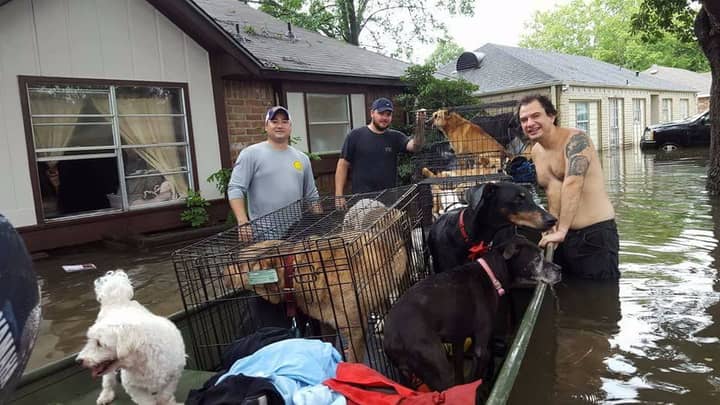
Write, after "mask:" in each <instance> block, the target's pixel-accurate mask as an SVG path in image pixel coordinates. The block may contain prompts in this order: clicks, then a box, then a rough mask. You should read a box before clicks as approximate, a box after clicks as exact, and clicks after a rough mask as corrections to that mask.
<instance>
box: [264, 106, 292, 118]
mask: <svg viewBox="0 0 720 405" xmlns="http://www.w3.org/2000/svg"><path fill="white" fill-rule="evenodd" d="M280 111H282V112H284V113H285V115H287V117H288V119H289V120H292V119H291V118H290V111H288V110H287V108H285V107H283V106H280V105H276V106H275V107H270V109H269V110H267V114H265V122H268V121H270V120H271V119H274V118H275V114H277V113H278V112H280Z"/></svg>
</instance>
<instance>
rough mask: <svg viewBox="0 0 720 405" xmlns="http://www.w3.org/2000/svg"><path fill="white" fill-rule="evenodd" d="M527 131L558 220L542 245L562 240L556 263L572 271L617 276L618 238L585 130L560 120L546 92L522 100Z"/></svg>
mask: <svg viewBox="0 0 720 405" xmlns="http://www.w3.org/2000/svg"><path fill="white" fill-rule="evenodd" d="M518 116H519V118H520V124H521V125H522V129H523V132H525V134H526V135H527V136H528V138H530V140H531V141H533V142H534V146H533V148H532V158H533V162H534V163H535V169H536V171H537V181H538V184H539V185H540V186H541V187H543V188H544V189H545V194H546V195H547V199H548V210H549V211H550V213H551V214H553V215H555V216H556V217H557V218H558V223H557V225H556V226H555V228H553V229H552V230H550V231H549V232H547V233H545V234H544V235H543V237H542V240H541V241H540V246H545V245H547V244H548V243H554V244H558V245H559V246H558V249H557V250H556V251H555V262H556V263H558V264H560V265H561V266H563V272H564V273H565V274H566V275H568V276H575V277H581V278H588V279H618V278H619V277H620V272H619V271H618V251H619V238H618V232H617V227H616V225H615V210H614V209H613V206H612V204H611V203H610V200H609V199H608V196H607V193H606V192H605V180H604V178H603V172H602V167H601V166H600V161H599V159H598V155H597V152H596V151H595V148H594V147H593V145H592V142H591V141H590V138H588V136H587V135H585V133H584V132H582V131H581V130H579V129H575V128H561V127H558V126H557V125H556V117H557V110H556V109H555V107H554V106H553V104H552V102H551V101H550V100H549V99H548V98H547V97H545V96H540V95H533V96H526V97H524V98H523V99H522V100H520V106H519V108H518Z"/></svg>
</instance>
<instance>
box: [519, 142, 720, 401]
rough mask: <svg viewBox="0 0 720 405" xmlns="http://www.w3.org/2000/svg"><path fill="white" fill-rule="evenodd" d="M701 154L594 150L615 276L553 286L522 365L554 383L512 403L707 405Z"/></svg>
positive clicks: (717, 313)
mask: <svg viewBox="0 0 720 405" xmlns="http://www.w3.org/2000/svg"><path fill="white" fill-rule="evenodd" d="M706 156H707V151H706V150H705V151H689V152H686V153H684V154H681V153H673V154H665V153H660V154H657V155H653V154H642V153H640V152H639V151H636V150H627V151H624V153H623V152H614V153H606V154H604V155H603V156H602V163H603V170H604V171H605V175H606V180H607V189H608V193H609V195H610V199H611V201H612V202H613V205H614V206H615V209H616V212H617V224H618V229H619V233H620V271H621V273H622V278H621V280H620V282H619V285H618V286H617V287H616V288H615V289H613V288H612V287H611V286H606V285H598V284H593V283H590V282H584V283H573V284H568V283H567V282H564V283H563V285H562V286H560V288H559V291H558V292H559V306H560V311H559V312H556V311H554V310H553V308H552V305H550V308H545V309H548V311H545V312H546V314H547V313H549V314H550V316H545V315H546V314H544V316H543V319H541V323H540V324H539V325H538V327H540V328H546V329H549V331H548V330H545V331H543V332H541V333H538V337H539V339H537V340H536V339H535V336H534V337H533V342H532V345H533V347H531V348H530V352H529V355H530V356H536V357H538V358H540V359H543V360H544V361H543V362H538V361H537V360H535V361H530V362H529V364H528V365H527V367H526V366H523V369H522V371H521V373H526V374H530V375H534V376H543V375H545V376H546V377H545V378H546V380H547V385H550V384H552V387H553V388H552V390H550V389H549V387H547V386H546V387H545V390H546V393H544V394H539V392H540V391H538V392H536V393H531V392H525V393H524V394H516V393H514V395H513V402H514V403H529V402H533V403H568V404H570V403H676V404H708V403H718V398H719V397H720V373H718V372H717V371H716V370H717V369H718V366H720V364H718V359H717V358H718V357H719V356H718V353H720V351H719V349H720V342H719V341H718V333H719V332H720V328H719V327H718V324H719V322H720V319H718V318H719V317H720V304H719V299H720V294H719V293H718V291H719V290H720V288H718V287H720V281H719V280H718V272H717V265H716V263H717V258H718V254H719V253H720V252H719V251H718V250H719V249H718V237H719V236H720V234H718V230H719V229H718V228H719V227H718V225H717V224H718V223H720V211H719V208H720V205H718V199H717V198H716V197H710V196H709V195H708V193H707V192H706V191H705V179H706V171H707V157H706ZM543 363H544V364H543ZM540 378H541V377H540ZM521 383H522V381H521ZM519 388H520V389H521V390H522V388H521V387H519ZM547 391H551V393H549V392H547ZM538 398H542V399H541V400H540V401H538V400H537V399H538Z"/></svg>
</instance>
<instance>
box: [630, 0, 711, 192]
mask: <svg viewBox="0 0 720 405" xmlns="http://www.w3.org/2000/svg"><path fill="white" fill-rule="evenodd" d="M698 6H700V7H699V10H698ZM688 21H694V23H693V25H692V30H690V28H689V27H690V25H689V24H687V22H688ZM633 26H634V28H635V29H636V30H637V31H638V32H640V33H642V35H643V37H645V38H647V39H652V38H653V37H655V36H657V35H658V34H659V33H663V32H670V33H674V34H675V35H679V36H683V37H685V38H693V37H694V38H696V39H697V41H698V43H699V44H700V48H701V49H702V50H703V53H704V54H705V56H706V57H707V59H708V61H709V63H710V72H711V73H710V75H711V76H712V85H711V86H710V166H709V167H708V177H707V188H708V191H709V192H710V194H712V195H718V194H720V82H718V79H720V2H718V1H717V0H699V1H695V0H694V1H691V2H688V1H687V0H643V2H642V5H641V7H640V10H639V11H638V13H637V14H635V15H634V16H633Z"/></svg>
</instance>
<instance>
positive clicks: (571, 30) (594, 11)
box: [520, 0, 709, 71]
mask: <svg viewBox="0 0 720 405" xmlns="http://www.w3.org/2000/svg"><path fill="white" fill-rule="evenodd" d="M645 1H659V2H662V1H667V2H674V1H676V0H645ZM677 1H684V0H677ZM644 7H645V2H644V1H643V0H573V1H571V2H570V3H568V4H566V5H563V6H559V7H556V8H555V9H553V10H551V11H546V12H536V13H535V15H534V17H533V18H532V22H531V23H530V24H529V25H526V27H525V28H526V32H525V33H523V35H522V37H521V41H520V46H523V47H527V48H535V49H544V50H550V51H557V52H562V53H568V54H572V55H582V56H588V57H591V58H594V59H598V60H602V61H604V62H608V63H612V64H616V65H620V66H623V67H626V68H628V69H634V70H644V69H647V68H648V67H650V66H651V65H652V64H658V65H663V66H671V67H678V68H683V69H689V70H694V71H707V70H709V65H708V62H707V58H705V55H704V54H703V52H702V50H701V49H700V47H699V46H698V45H697V42H696V41H695V40H694V39H693V38H692V37H691V36H688V35H687V32H688V30H689V31H692V19H691V18H689V15H687V14H677V16H676V17H675V18H674V19H673V20H671V21H672V22H673V24H675V27H676V29H673V30H657V29H653V30H651V31H652V33H651V34H647V33H646V34H641V33H639V32H638V30H637V29H636V27H637V24H639V22H638V21H641V20H642V21H646V22H647V21H650V19H649V17H638V15H639V13H641V11H642V10H643V9H644ZM653 15H654V14H653ZM653 21H654V22H657V21H655V20H653Z"/></svg>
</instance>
